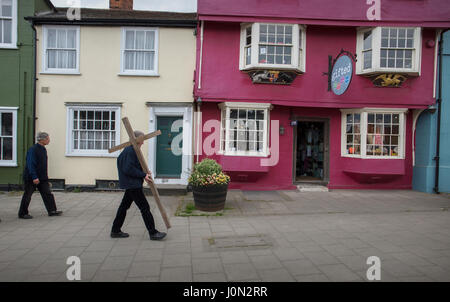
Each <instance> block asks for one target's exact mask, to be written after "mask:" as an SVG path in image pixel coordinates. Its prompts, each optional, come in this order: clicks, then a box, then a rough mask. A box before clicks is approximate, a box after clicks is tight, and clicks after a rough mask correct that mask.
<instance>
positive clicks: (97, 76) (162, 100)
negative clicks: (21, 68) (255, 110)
mask: <svg viewBox="0 0 450 302" xmlns="http://www.w3.org/2000/svg"><path fill="white" fill-rule="evenodd" d="M30 19H31V21H32V22H33V24H34V26H35V28H36V32H37V38H38V41H37V56H36V57H37V62H36V66H37V70H36V77H37V82H36V117H37V121H36V131H46V132H48V133H49V134H50V138H51V143H50V145H49V146H48V147H47V150H48V157H49V177H50V178H51V179H57V180H61V182H62V180H64V182H65V185H66V186H71V185H72V186H76V185H81V186H96V187H99V186H102V185H103V186H105V183H106V185H108V184H111V185H112V183H111V181H114V180H117V179H118V175H117V168H116V159H117V156H118V155H119V154H120V152H119V151H118V152H115V153H112V154H109V153H108V151H107V149H108V148H110V147H112V146H114V145H117V144H120V143H122V142H125V141H127V140H128V135H127V132H126V130H125V128H124V127H123V124H122V121H121V119H122V118H123V117H128V118H129V120H130V122H131V124H132V126H133V128H134V129H135V130H141V131H143V132H144V133H149V132H152V131H155V130H156V129H160V130H161V131H162V135H160V136H158V138H156V139H155V138H153V139H150V140H149V141H146V143H145V144H144V146H143V147H142V151H143V153H144V156H146V159H147V161H148V165H149V168H150V170H151V171H152V173H153V175H154V177H155V182H156V183H157V184H158V183H167V184H183V185H185V184H187V178H188V173H189V170H190V169H191V168H192V162H193V156H192V155H191V154H192V133H193V130H192V128H193V106H192V103H193V94H192V91H193V74H194V69H195V46H196V42H195V41H196V39H195V27H196V18H195V14H185V13H165V12H145V11H133V10H120V9H109V10H107V9H106V10H99V9H83V8H82V9H81V19H80V20H72V21H71V20H68V18H67V15H66V10H65V9H58V12H57V13H52V14H47V15H41V16H36V17H33V18H30ZM174 146H175V148H173V147H174ZM173 149H179V150H173ZM104 181H106V182H104Z"/></svg>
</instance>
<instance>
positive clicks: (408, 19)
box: [194, 0, 450, 190]
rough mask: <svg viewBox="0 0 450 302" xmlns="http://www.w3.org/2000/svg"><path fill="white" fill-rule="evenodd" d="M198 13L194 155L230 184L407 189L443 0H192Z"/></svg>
mask: <svg viewBox="0 0 450 302" xmlns="http://www.w3.org/2000/svg"><path fill="white" fill-rule="evenodd" d="M198 18H199V27H198V31H197V67H196V73H195V81H196V83H195V90H194V93H195V99H196V102H197V105H196V106H197V110H199V111H201V113H202V119H201V121H200V120H198V121H197V123H198V125H200V124H201V128H202V129H203V131H202V134H201V137H202V139H203V141H202V142H203V143H202V142H199V143H198V146H197V150H200V152H201V154H199V155H198V156H197V157H196V158H197V159H198V160H201V159H202V158H204V157H210V158H214V159H216V160H217V161H218V162H219V163H220V164H221V165H222V166H223V169H224V171H226V172H227V173H228V174H229V175H230V176H231V179H232V182H231V184H230V187H231V188H240V189H249V190H275V189H293V188H295V185H296V184H298V183H299V182H315V183H323V184H326V185H327V186H328V187H329V188H330V189H338V188H342V189H346V188H348V189H350V188H361V189H363V188H372V189H410V188H411V180H412V171H413V164H414V128H415V121H416V119H417V117H418V116H419V114H420V113H421V112H422V111H423V110H426V109H427V108H428V107H429V106H430V105H433V104H434V103H435V98H434V85H435V80H436V78H435V77H436V68H435V65H436V55H437V49H436V38H437V34H438V33H439V30H440V29H443V28H447V27H450V6H448V4H447V1H445V0H428V1H406V0H398V1H386V0H379V1H378V0H374V1H372V4H367V3H366V1H365V0H360V1H355V0H341V1H334V0H321V1H317V0H292V1H278V0H266V1H258V0H247V1H237V0H215V1H209V0H198ZM341 50H344V52H341ZM354 56H356V62H355V61H353V58H354ZM329 57H331V58H332V60H329ZM338 57H339V58H345V59H347V65H346V66H344V65H343V66H344V68H341V69H340V70H339V69H338V68H337V67H338V66H337V65H339V64H340V63H341V62H340V61H343V60H344V59H342V60H341V59H339V60H338V61H337V62H336V66H335V67H336V69H337V70H336V71H335V73H334V74H333V73H332V72H331V71H332V67H333V66H332V65H333V64H332V63H334V60H335V59H337V58H338ZM352 57H353V58H352ZM349 58H350V60H349ZM348 62H351V63H350V64H349V63H348ZM349 66H351V69H349V68H350V67H349ZM328 74H330V77H329V76H328ZM329 78H330V83H329ZM334 80H336V81H334ZM347 85H348V88H347V90H346V91H345V92H344V93H342V91H343V89H344V88H345V86H347ZM329 88H331V89H329ZM336 89H337V90H338V91H337V92H336V93H335V92H334V91H335V90H336ZM210 120H217V121H220V123H216V124H215V128H214V129H212V128H211V127H210V125H211V122H209V123H208V121H210ZM219 124H220V126H219ZM219 128H220V129H219ZM211 130H213V131H211ZM214 131H216V133H220V135H218V136H216V139H215V140H214V143H213V144H212V146H213V147H214V149H215V151H214V154H210V153H211V152H210V151H205V148H204V146H205V145H208V144H209V145H211V144H210V142H211V141H212V138H213V136H212V135H211V134H212V133H213V132H214ZM202 145H203V146H202Z"/></svg>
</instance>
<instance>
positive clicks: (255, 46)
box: [239, 23, 306, 72]
mask: <svg viewBox="0 0 450 302" xmlns="http://www.w3.org/2000/svg"><path fill="white" fill-rule="evenodd" d="M261 25H283V26H292V52H291V64H260V63H258V57H259V54H258V52H259V32H260V30H259V28H260V26H261ZM248 27H251V28H252V33H251V39H252V41H251V62H252V63H251V64H246V52H245V47H246V29H247V28H248ZM300 30H301V37H300V35H296V34H294V33H299V31H300ZM299 40H300V41H299ZM300 50H301V51H300ZM300 53H301V54H300ZM305 65H306V27H305V26H303V25H299V24H288V23H242V24H241V40H240V55H239V70H252V69H276V70H294V71H297V72H305V71H306V69H305Z"/></svg>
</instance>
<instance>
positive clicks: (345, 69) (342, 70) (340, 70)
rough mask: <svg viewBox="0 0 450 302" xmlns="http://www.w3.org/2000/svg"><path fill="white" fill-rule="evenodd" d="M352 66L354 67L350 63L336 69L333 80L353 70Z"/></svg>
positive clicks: (332, 76)
mask: <svg viewBox="0 0 450 302" xmlns="http://www.w3.org/2000/svg"><path fill="white" fill-rule="evenodd" d="M351 68H352V66H351V65H350V64H348V65H347V66H344V67H339V68H336V70H335V71H334V72H333V74H332V75H331V80H332V81H336V79H337V78H339V77H340V76H342V75H344V74H346V73H349V72H350V71H351Z"/></svg>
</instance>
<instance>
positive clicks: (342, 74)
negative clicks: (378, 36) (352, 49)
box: [331, 55, 353, 95]
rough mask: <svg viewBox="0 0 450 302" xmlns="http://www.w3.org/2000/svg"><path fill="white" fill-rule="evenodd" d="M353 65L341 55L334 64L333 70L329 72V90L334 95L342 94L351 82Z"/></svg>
mask: <svg viewBox="0 0 450 302" xmlns="http://www.w3.org/2000/svg"><path fill="white" fill-rule="evenodd" d="M352 74H353V63H352V59H351V58H350V57H349V56H347V55H343V56H341V57H340V58H339V59H337V60H336V63H334V66H333V70H332V72H331V90H333V92H334V94H336V95H341V94H343V93H344V92H345V91H346V90H347V88H348V86H349V85H350V81H351V80H352Z"/></svg>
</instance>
